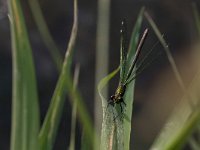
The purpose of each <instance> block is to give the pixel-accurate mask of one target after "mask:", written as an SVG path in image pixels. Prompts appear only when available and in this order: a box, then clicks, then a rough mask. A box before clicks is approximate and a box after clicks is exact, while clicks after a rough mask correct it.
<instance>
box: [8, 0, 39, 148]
mask: <svg viewBox="0 0 200 150" xmlns="http://www.w3.org/2000/svg"><path fill="white" fill-rule="evenodd" d="M8 5H9V17H10V26H11V35H12V61H13V93H12V128H11V148H10V149H11V150H39V143H38V132H39V107H38V94H37V87H36V78H35V69H34V64H33V58H32V52H31V47H30V43H29V39H28V34H27V29H26V25H25V20H24V16H23V12H22V8H21V4H20V1H19V0H9V3H8Z"/></svg>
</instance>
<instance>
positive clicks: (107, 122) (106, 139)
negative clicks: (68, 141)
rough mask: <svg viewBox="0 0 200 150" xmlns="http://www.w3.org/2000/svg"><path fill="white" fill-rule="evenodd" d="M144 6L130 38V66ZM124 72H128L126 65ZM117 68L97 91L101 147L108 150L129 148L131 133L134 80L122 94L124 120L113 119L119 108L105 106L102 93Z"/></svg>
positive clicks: (105, 102)
mask: <svg viewBox="0 0 200 150" xmlns="http://www.w3.org/2000/svg"><path fill="white" fill-rule="evenodd" d="M143 11H144V8H143V9H141V11H140V13H139V15H138V19H137V21H136V24H135V27H134V30H133V33H132V36H131V40H130V43H129V51H128V56H127V58H128V62H127V63H128V64H127V66H130V65H131V64H130V63H131V62H132V60H131V59H133V58H134V55H135V50H136V45H137V43H138V39H139V30H140V27H141V22H142V16H143ZM126 69H127V70H126V72H128V67H126ZM118 71H119V68H117V69H116V70H114V71H113V72H112V73H111V74H109V75H108V76H106V77H105V78H103V79H102V80H101V81H100V83H99V85H98V91H99V94H100V97H101V99H102V107H103V123H102V131H101V149H103V150H104V149H106V150H107V149H109V150H118V149H119V150H122V149H126V150H128V149H129V146H130V133H131V118H132V105H133V95H134V94H133V92H134V82H132V83H131V84H130V85H129V86H128V87H127V89H126V93H125V95H124V101H125V103H126V104H127V107H126V112H125V114H124V115H125V119H124V121H123V122H122V121H120V119H114V120H113V118H114V116H113V112H115V111H117V114H120V113H121V112H120V108H119V107H118V106H117V107H116V109H113V108H111V107H112V106H111V107H107V103H108V100H107V99H106V98H105V97H104V95H103V93H102V89H103V88H104V87H105V86H106V85H107V84H108V82H109V80H110V79H112V78H113V77H114V76H115V75H116V74H117V72H118Z"/></svg>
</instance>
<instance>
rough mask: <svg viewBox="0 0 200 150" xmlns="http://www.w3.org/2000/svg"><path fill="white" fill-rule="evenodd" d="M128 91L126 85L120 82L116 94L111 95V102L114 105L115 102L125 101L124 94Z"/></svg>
mask: <svg viewBox="0 0 200 150" xmlns="http://www.w3.org/2000/svg"><path fill="white" fill-rule="evenodd" d="M125 91H126V85H123V84H120V85H119V86H118V88H117V89H116V91H115V94H114V95H112V96H111V97H110V99H111V101H110V102H109V103H110V104H112V105H114V104H115V103H121V102H124V100H123V96H124V93H125Z"/></svg>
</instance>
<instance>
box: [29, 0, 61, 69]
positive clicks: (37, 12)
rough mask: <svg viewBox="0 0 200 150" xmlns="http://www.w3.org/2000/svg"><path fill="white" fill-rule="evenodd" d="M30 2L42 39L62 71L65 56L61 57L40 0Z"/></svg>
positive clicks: (57, 66)
mask: <svg viewBox="0 0 200 150" xmlns="http://www.w3.org/2000/svg"><path fill="white" fill-rule="evenodd" d="M28 2H29V5H30V8H31V11H32V14H33V18H34V19H35V23H36V25H37V27H38V29H39V32H40V34H41V36H42V39H43V41H44V43H45V45H46V47H47V48H48V50H49V52H50V54H51V57H52V59H53V61H54V63H55V65H56V68H57V70H58V71H59V72H60V71H61V69H62V60H63V58H62V57H61V54H60V51H59V48H58V46H57V45H56V43H55V41H54V40H53V38H52V36H51V34H50V31H49V29H48V26H47V24H46V22H45V19H44V16H43V14H42V10H41V8H40V5H39V2H38V0H28Z"/></svg>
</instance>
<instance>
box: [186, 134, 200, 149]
mask: <svg viewBox="0 0 200 150" xmlns="http://www.w3.org/2000/svg"><path fill="white" fill-rule="evenodd" d="M189 144H190V147H191V148H192V150H200V144H199V143H198V141H196V140H195V138H194V137H190V138H189Z"/></svg>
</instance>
